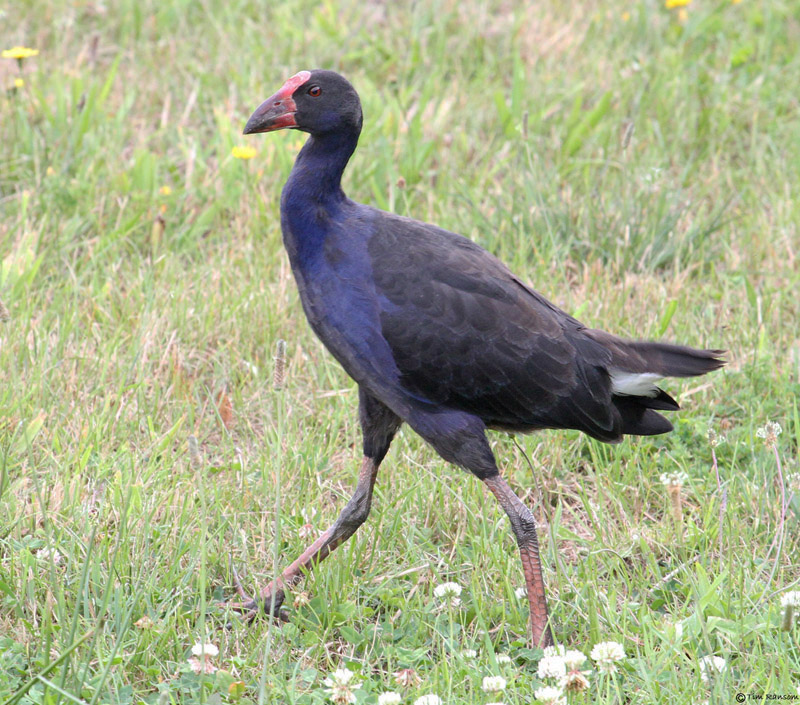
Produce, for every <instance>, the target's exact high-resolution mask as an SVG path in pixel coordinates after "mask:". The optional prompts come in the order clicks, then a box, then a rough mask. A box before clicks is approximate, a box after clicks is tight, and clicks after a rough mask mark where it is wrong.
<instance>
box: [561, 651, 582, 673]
mask: <svg viewBox="0 0 800 705" xmlns="http://www.w3.org/2000/svg"><path fill="white" fill-rule="evenodd" d="M562 658H563V659H564V665H565V666H566V667H567V670H568V671H575V670H577V669H579V668H580V667H581V666H582V665H583V664H584V663H586V654H584V653H583V651H577V650H576V649H569V650H568V651H567V652H566V653H565V654H564V656H563V657H562Z"/></svg>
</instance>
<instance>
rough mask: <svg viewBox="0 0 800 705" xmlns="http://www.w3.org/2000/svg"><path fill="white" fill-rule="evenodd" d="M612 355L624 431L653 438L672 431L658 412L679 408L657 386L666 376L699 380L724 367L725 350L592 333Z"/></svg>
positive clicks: (611, 370)
mask: <svg viewBox="0 0 800 705" xmlns="http://www.w3.org/2000/svg"><path fill="white" fill-rule="evenodd" d="M590 335H591V337H593V338H595V340H597V341H598V342H602V343H603V345H604V347H605V348H606V349H607V350H608V351H609V352H610V353H611V362H610V364H609V366H608V372H609V375H610V376H611V389H612V393H613V395H614V396H613V401H614V405H615V406H616V407H617V410H618V411H619V413H620V415H621V416H622V432H623V433H624V434H631V435H635V436H652V435H657V434H659V433H667V432H668V431H671V430H672V424H671V423H670V422H669V421H668V420H667V419H666V418H664V417H663V416H662V415H661V414H659V413H656V410H659V411H674V410H677V409H679V408H680V406H679V405H678V402H676V401H675V400H674V399H673V398H672V397H671V396H670V395H669V394H667V393H666V392H665V391H664V390H663V389H660V388H659V387H658V386H656V383H657V382H659V381H660V380H661V379H663V378H664V377H696V376H698V375H704V374H706V373H707V372H713V371H714V370H717V369H719V368H720V367H722V366H723V365H724V364H725V360H724V359H723V357H722V355H723V354H724V351H723V350H697V349H695V348H689V347H686V346H684V345H671V344H669V343H654V342H650V341H645V340H633V341H628V340H622V339H620V338H616V337H615V336H612V335H610V334H608V333H606V332H605V331H591V333H590Z"/></svg>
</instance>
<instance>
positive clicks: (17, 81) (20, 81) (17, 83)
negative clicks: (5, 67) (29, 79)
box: [14, 78, 25, 88]
mask: <svg viewBox="0 0 800 705" xmlns="http://www.w3.org/2000/svg"><path fill="white" fill-rule="evenodd" d="M24 85H25V81H24V80H23V79H21V78H15V79H14V88H22V86H24Z"/></svg>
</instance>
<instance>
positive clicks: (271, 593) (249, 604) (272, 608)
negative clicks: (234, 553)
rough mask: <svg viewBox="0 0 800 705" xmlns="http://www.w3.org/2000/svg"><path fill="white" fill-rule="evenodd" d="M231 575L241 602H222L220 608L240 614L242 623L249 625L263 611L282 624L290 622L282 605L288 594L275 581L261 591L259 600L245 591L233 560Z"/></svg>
mask: <svg viewBox="0 0 800 705" xmlns="http://www.w3.org/2000/svg"><path fill="white" fill-rule="evenodd" d="M231 574H232V576H233V587H234V588H235V590H236V594H237V595H239V598H240V600H241V601H240V602H220V603H219V605H220V607H225V608H227V609H232V610H233V611H234V612H236V613H237V614H239V616H240V617H241V619H242V621H243V622H246V623H247V624H250V623H251V622H252V621H253V620H254V619H255V618H256V617H257V616H258V613H259V612H260V611H261V610H263V611H264V612H266V613H267V614H270V615H272V616H273V617H275V619H278V620H280V621H281V622H288V621H289V614H288V612H286V610H282V609H281V605H282V604H283V601H284V600H285V599H286V593H285V592H284V591H283V589H282V588H280V587H277V586H276V585H275V583H274V581H271V582H270V583H269V584H268V585H267V587H265V588H264V589H263V590H262V591H261V595H260V596H259V598H258V599H256V598H254V597H252V596H251V595H250V594H249V593H248V592H247V590H245V588H244V585H242V580H241V578H240V577H239V573H238V571H237V570H236V566H235V565H234V564H233V560H231Z"/></svg>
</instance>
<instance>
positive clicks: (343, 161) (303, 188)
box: [283, 131, 358, 208]
mask: <svg viewBox="0 0 800 705" xmlns="http://www.w3.org/2000/svg"><path fill="white" fill-rule="evenodd" d="M357 143H358V133H357V132H355V131H354V132H335V133H328V134H324V135H312V136H311V137H309V138H308V140H307V141H306V143H305V145H304V146H303V149H301V150H300V154H298V155H297V159H296V160H295V163H294V168H293V169H292V173H291V175H290V176H289V180H288V181H287V182H286V186H285V187H284V193H283V198H284V200H285V201H291V202H294V203H296V204H301V203H302V204H303V205H304V206H308V205H313V206H315V207H317V208H319V207H320V206H322V207H329V208H336V206H337V205H338V204H340V203H341V202H342V201H344V200H346V196H345V195H344V192H343V191H342V173H343V172H344V169H345V167H346V166H347V162H348V161H350V157H351V156H352V154H353V152H354V151H355V148H356V144H357Z"/></svg>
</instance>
